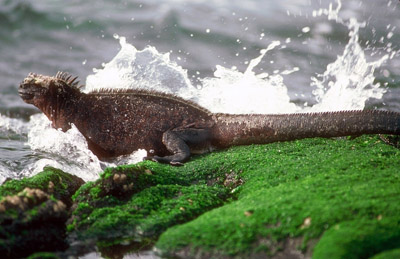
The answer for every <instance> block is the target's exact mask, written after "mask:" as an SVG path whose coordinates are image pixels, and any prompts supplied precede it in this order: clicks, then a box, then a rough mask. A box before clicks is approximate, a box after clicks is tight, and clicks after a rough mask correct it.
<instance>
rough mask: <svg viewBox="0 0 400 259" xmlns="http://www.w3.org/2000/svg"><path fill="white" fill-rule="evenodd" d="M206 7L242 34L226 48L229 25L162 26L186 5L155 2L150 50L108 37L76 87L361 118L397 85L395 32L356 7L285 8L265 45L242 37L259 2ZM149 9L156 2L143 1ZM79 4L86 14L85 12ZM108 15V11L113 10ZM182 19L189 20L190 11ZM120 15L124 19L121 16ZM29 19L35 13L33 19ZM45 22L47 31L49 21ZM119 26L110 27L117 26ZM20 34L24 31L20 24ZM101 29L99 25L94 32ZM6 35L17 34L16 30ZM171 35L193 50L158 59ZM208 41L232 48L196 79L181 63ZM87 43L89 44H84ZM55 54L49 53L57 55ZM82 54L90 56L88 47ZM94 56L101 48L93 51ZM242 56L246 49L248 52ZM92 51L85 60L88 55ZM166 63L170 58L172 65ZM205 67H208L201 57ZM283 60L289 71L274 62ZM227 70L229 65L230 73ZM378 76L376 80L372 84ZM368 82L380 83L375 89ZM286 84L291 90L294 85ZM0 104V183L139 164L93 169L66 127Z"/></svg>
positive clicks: (238, 108) (191, 66)
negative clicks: (110, 51) (359, 112)
mask: <svg viewBox="0 0 400 259" xmlns="http://www.w3.org/2000/svg"><path fill="white" fill-rule="evenodd" d="M78 2H79V1H78ZM211 2H212V3H206V2H203V1H199V2H198V3H196V4H197V6H202V7H203V8H206V9H207V8H211V10H213V11H214V12H215V15H216V17H219V18H218V19H221V17H222V18H224V19H228V18H227V17H229V18H230V19H233V21H235V22H236V23H237V26H239V27H240V30H239V31H240V32H241V35H239V36H238V37H237V38H236V37H235V38H236V39H234V40H233V37H232V35H233V34H234V33H231V35H230V39H226V38H224V35H225V34H227V33H229V31H230V30H233V29H232V27H233V28H234V25H226V31H224V28H220V27H218V26H212V24H208V23H210V22H211V21H203V22H204V23H205V24H204V27H205V28H198V25H193V24H190V22H192V21H191V20H190V19H187V20H185V19H184V18H182V20H183V21H172V22H170V21H169V20H168V19H172V18H174V17H176V16H175V15H174V14H171V13H170V12H169V11H170V10H169V8H170V7H169V5H168V3H170V4H172V5H177V6H178V7H176V9H174V11H176V12H178V13H180V14H181V15H182V17H185V15H187V14H186V13H185V12H187V10H186V11H185V8H184V6H185V5H189V4H188V2H187V1H161V3H160V5H161V7H160V6H157V8H158V9H157V11H158V12H160V13H163V12H166V14H165V15H166V17H164V20H161V21H154V22H153V23H150V24H152V25H149V28H148V29H149V30H150V31H151V29H152V28H151V26H153V28H154V27H157V26H158V27H160V28H161V29H160V30H158V32H159V34H155V35H153V36H154V39H155V40H154V42H155V43H153V44H150V45H148V46H144V47H142V48H138V47H137V46H135V41H136V40H137V38H138V37H139V35H135V36H133V37H130V38H127V37H126V35H124V34H121V33H117V32H114V33H113V34H112V35H111V36H110V40H111V41H112V42H113V43H111V44H114V45H115V46H119V51H118V52H117V53H115V54H114V56H113V57H110V58H109V59H108V60H107V59H104V60H103V61H102V62H104V63H102V65H101V66H99V67H97V68H92V71H91V72H89V73H88V76H87V77H86V80H82V79H81V80H82V81H85V82H84V83H85V86H84V88H83V89H82V90H83V91H84V92H90V91H93V90H98V89H103V88H106V89H149V90H154V91H160V92H165V93H169V94H174V95H177V96H180V97H183V98H185V99H188V100H192V101H194V102H197V103H199V104H200V105H202V106H204V107H206V108H207V109H209V110H210V111H212V112H219V113H231V114H240V113H264V114H267V113H269V114H271V113H274V114H277V113H280V114H282V113H296V112H317V111H335V110H353V109H364V108H365V107H366V105H368V102H370V101H371V100H375V101H373V103H374V104H375V105H374V106H372V108H374V107H377V106H384V105H385V103H384V102H383V101H377V100H382V98H384V97H385V96H386V95H387V92H388V90H390V88H389V87H390V86H391V84H394V83H395V82H396V80H397V81H399V79H398V78H397V77H396V76H394V75H393V73H391V72H390V71H389V69H388V68H386V67H385V65H386V64H388V63H391V64H396V60H397V59H398V58H399V52H398V45H396V42H394V41H393V40H394V38H395V34H394V33H395V32H396V28H397V26H400V21H399V20H394V21H391V22H389V21H387V22H388V23H387V24H386V25H385V26H383V28H384V29H382V30H380V31H377V29H376V27H377V26H375V25H374V24H373V23H372V22H371V21H367V20H359V19H357V16H358V15H357V13H356V12H354V10H356V9H357V8H360V7H362V6H363V2H361V1H351V3H352V4H350V5H348V6H347V7H346V9H344V7H343V5H342V2H341V1H332V2H327V3H326V4H325V3H321V2H319V3H314V4H311V3H309V1H303V2H304V3H302V4H298V3H297V4H293V5H287V6H285V8H288V9H286V12H284V14H285V16H286V17H285V18H284V19H285V20H289V21H290V20H291V19H292V20H293V23H290V22H287V23H286V22H284V21H282V20H277V22H276V24H277V25H276V26H277V27H281V26H282V23H284V24H285V26H286V27H288V28H287V29H286V30H287V33H286V34H285V35H280V33H281V32H279V33H277V34H276V35H274V34H272V35H270V36H268V34H269V32H267V31H265V30H264V29H261V30H259V31H258V33H252V34H249V33H247V31H249V30H250V31H251V30H253V31H257V30H256V29H254V28H252V26H253V27H254V26H257V25H258V26H260V23H259V21H257V19H253V18H254V17H253V18H251V16H250V15H249V16H245V13H248V14H254V15H255V17H261V16H262V15H261V14H259V13H258V12H259V10H258V8H257V3H258V2H256V1H249V5H241V4H239V3H238V2H235V1H234V3H232V6H234V7H235V8H238V9H237V11H232V10H231V9H229V7H231V6H230V5H227V4H226V3H224V1H211ZM261 2H263V3H264V2H265V3H268V4H269V5H271V6H270V8H271V9H274V8H277V10H280V9H282V8H283V7H282V6H275V5H276V3H274V4H272V1H261ZM294 2H295V1H294ZM151 4H154V3H152V2H151ZM151 4H150V5H151ZM179 4H180V5H179ZM191 4H193V3H191ZM213 4H214V5H213ZM82 5H83V6H85V4H82ZM396 5H397V3H395V2H393V1H387V2H386V6H385V8H387V9H389V10H396V8H397V7H396ZM49 6H50V7H52V4H50V3H48V5H43V6H40V5H39V6H38V7H36V9H34V10H35V12H37V13H41V12H44V11H43V10H46V8H50V7H49ZM295 7H297V8H295ZM21 8H22V7H19V8H15V7H14V9H13V10H14V11H15V10H18V11H20V12H21ZM26 8H27V9H28V11H27V10H25V9H23V8H22V11H25V12H33V11H32V10H29V6H28V7H26ZM69 8H70V10H71V12H73V11H74V9H73V6H69ZM110 8H111V7H110ZM131 8H132V9H134V8H139V9H140V8H143V5H142V7H140V4H138V5H137V6H134V7H131ZM343 9H344V10H343ZM0 10H1V9H0ZM110 10H114V9H112V8H111V9H110ZM190 10H191V11H192V12H193V13H194V17H196V15H195V14H196V12H197V9H196V10H195V9H190ZM369 11H373V10H372V9H371V10H369ZM103 12H104V15H105V17H107V12H105V11H104V10H103ZM110 12H111V11H110ZM121 12H122V13H123V12H124V11H122V10H121ZM271 12H272V11H271ZM37 13H34V14H35V15H37ZM144 13H146V12H144ZM239 13H242V15H239ZM142 15H144V14H142ZM171 15H172V18H171V17H170V16H171ZM113 17H114V16H113ZM140 17H141V18H140ZM178 17H181V16H178ZM296 17H305V18H306V21H307V23H309V24H304V26H303V25H302V26H300V27H298V24H295V21H296ZM276 18H278V17H276ZM46 19H47V20H50V22H53V23H54V22H55V21H53V20H57V19H56V18H54V17H52V16H46ZM52 19H53V20H52ZM69 19H70V18H69V17H67V16H65V17H64V19H63V20H64V22H65V23H66V27H65V28H66V30H67V32H68V30H70V29H71V28H72V27H75V28H78V29H76V30H78V35H80V34H79V30H85V28H82V27H84V25H85V23H88V24H91V23H93V22H88V21H86V22H85V21H79V20H77V19H75V20H73V21H72V20H71V22H68V21H69ZM71 19H72V18H71ZM124 19H126V20H124ZM140 19H144V20H146V19H145V18H143V17H142V16H140V15H139V13H136V17H131V18H129V16H128V15H126V16H123V17H122V18H119V20H118V22H119V23H123V22H124V21H128V20H129V22H132V23H133V24H135V21H136V23H138V24H140V22H139V21H138V20H140ZM9 20H11V23H12V18H9ZM370 20H371V19H370ZM46 22H48V23H50V22H49V21H46ZM118 22H116V23H117V24H118ZM157 22H159V23H157ZM163 22H166V23H167V24H169V25H171V24H173V25H172V26H175V25H176V27H179V26H180V30H181V31H180V30H178V32H175V33H176V34H178V35H175V39H171V38H170V37H172V36H171V35H165V34H163V29H162V23H163ZM185 22H186V23H187V24H185ZM219 22H220V21H218V22H216V23H219ZM75 23H76V24H75ZM98 23H99V22H98ZM46 24H47V23H46ZM396 24H398V25H396ZM24 26H28V25H27V24H24ZM101 26H102V25H99V27H101ZM104 26H106V25H104ZM110 26H111V25H110ZM270 26H271V25H270ZM111 27H112V26H111ZM272 27H273V26H272ZM369 27H371V28H369ZM185 28H191V31H189V32H185ZM210 28H211V29H210ZM110 30H112V28H111V29H110ZM360 30H366V31H369V30H371V32H372V34H375V35H372V36H371V39H368V38H365V39H363V40H361V39H360ZM115 31H118V29H115ZM182 31H184V32H182ZM334 31H339V32H341V33H342V34H343V35H345V37H344V38H345V40H344V41H343V43H340V44H339V43H336V42H334V38H335V37H338V35H336V34H335V32H334ZM13 33H15V34H17V33H18V31H14V32H13ZM53 33H54V32H53ZM179 33H182V34H187V35H186V36H185V37H186V38H189V39H193V40H192V43H193V44H191V45H190V46H186V45H185V44H184V43H183V44H182V43H181V44H182V46H181V47H182V48H183V46H184V47H185V48H186V49H187V50H186V51H183V50H180V49H179V50H174V51H173V50H171V51H169V50H168V47H167V50H165V46H164V45H163V44H160V48H161V49H164V51H160V50H158V49H159V46H158V45H157V44H156V43H157V42H158V40H156V39H159V41H161V42H163V37H165V41H166V42H168V41H170V45H169V46H170V47H171V49H172V48H173V45H174V44H175V42H174V40H175V41H179V42H180V41H184V39H186V38H185V37H183V36H179ZM149 34H151V33H149ZM210 34H211V35H210ZM212 34H214V36H215V38H219V39H220V40H221V41H225V42H229V41H233V42H230V45H229V44H226V45H227V48H229V47H231V48H232V50H229V49H227V50H226V49H223V50H222V49H220V47H221V46H218V47H216V48H215V49H214V51H216V56H218V55H220V57H219V58H218V59H217V60H219V62H215V60H213V61H214V63H215V66H214V68H213V69H212V70H211V71H208V72H207V71H204V69H203V68H202V65H201V64H199V65H198V66H196V62H194V61H191V62H189V61H188V59H189V58H190V57H191V56H192V55H194V56H195V54H193V53H195V52H196V51H200V50H201V49H202V48H203V47H205V46H207V44H206V43H203V41H206V40H207V39H210V40H211V39H212V36H213V35H212ZM339 34H340V33H339ZM379 34H381V35H379ZM367 35H368V33H367ZM103 36H104V35H103ZM148 36H149V35H148ZM31 37H32V38H33V37H34V36H31ZM37 37H38V36H37ZM100 37H102V36H100ZM104 37H105V36H104ZM149 37H150V36H149ZM363 37H365V35H363ZM56 38H58V40H59V41H62V40H65V35H64V33H61V34H60V35H59V36H56ZM88 38H90V35H89V36H88ZM80 40H81V41H87V39H84V38H83V36H82V35H80ZM186 40H187V39H186ZM246 41H247V42H252V44H244V42H246ZM361 42H362V43H361ZM50 44H51V43H50ZM217 44H219V43H217ZM324 44H326V45H327V46H328V47H327V48H326V49H324V47H323V46H324ZM167 45H168V44H167ZM247 45H249V46H247ZM251 46H252V47H251ZM57 48H58V47H55V49H57ZM77 48H78V47H77ZM90 48H96V46H91V47H90ZM99 48H101V45H100V47H99ZM115 48H116V47H115ZM197 48H198V49H199V50H197ZM248 48H249V49H250V48H252V49H253V50H252V51H248ZM73 50H74V47H73V46H72V47H71V50H70V51H71V53H73ZM255 50H256V51H255ZM328 50H329V51H331V52H333V53H335V54H334V55H326V53H325V52H327V51H328ZM91 51H92V52H93V50H91ZM226 51H228V53H229V52H231V54H232V57H233V58H232V59H231V62H227V61H226V60H224V58H222V53H225V52H226ZM51 52H52V51H51V50H50V53H51ZM77 52H78V53H79V52H80V53H82V52H84V49H79V50H77ZM299 53H302V54H301V55H300V54H299ZM17 55H21V58H20V61H19V62H21V63H23V62H24V60H25V59H26V55H30V54H29V52H28V53H17ZM32 55H33V54H32ZM49 55H50V54H49ZM55 55H57V54H55ZM171 56H173V57H172V58H171ZM288 57H289V59H288ZM318 57H319V58H320V59H321V60H325V59H327V61H326V62H325V63H326V64H325V65H324V66H323V67H321V66H320V65H319V63H318V62H319V61H318ZM201 58H203V57H201ZM201 58H199V60H201ZM297 59H299V60H297ZM205 60H206V61H207V59H206V58H205ZM282 60H283V61H287V62H286V63H282V62H283V61H282ZM315 60H317V61H315ZM47 61H48V62H49V65H50V64H54V65H56V66H57V64H59V63H61V62H62V61H61V60H57V59H53V58H52V57H51V55H50V56H49V57H48V58H47ZM235 61H236V62H237V64H235ZM201 62H204V60H201ZM313 62H315V64H314V63H313ZM80 63H81V64H82V66H83V67H85V68H86V67H87V64H88V63H90V62H89V61H88V59H84V60H82V61H81V62H80ZM228 63H229V64H228ZM185 65H187V66H188V67H186V66H185ZM86 69H87V68H86ZM312 69H314V71H312ZM44 70H46V69H44ZM310 70H311V71H310ZM377 71H379V72H380V74H379V76H378V75H377ZM393 71H396V70H395V69H394V70H393ZM34 72H36V71H34ZM376 77H379V80H377V78H376ZM22 79H23V78H21V80H22ZM293 79H294V81H295V82H293ZM294 83H297V84H301V85H303V86H299V85H295V84H294ZM5 91H6V92H7V91H10V92H11V94H8V95H9V96H11V100H12V98H16V96H15V95H16V87H15V88H10V89H8V90H5ZM389 92H390V91H389ZM391 92H393V91H391ZM5 95H7V94H3V96H5ZM398 97H399V95H396V94H394V95H393V94H391V96H390V98H389V99H388V101H389V102H391V103H393V104H392V105H391V106H389V108H390V109H392V110H397V108H398V107H397V106H396V104H395V103H396V101H395V100H396V98H397V100H398ZM1 101H2V103H4V104H3V106H2V107H5V108H4V111H3V112H2V114H4V115H0V134H1V139H2V149H1V154H2V159H1V161H0V182H2V181H4V180H5V179H6V178H21V177H26V176H32V175H35V174H37V173H38V172H40V171H41V170H42V169H43V167H44V166H47V165H50V166H54V167H57V168H60V169H62V170H64V171H66V172H69V173H72V174H75V175H78V176H80V177H82V178H83V179H84V180H85V181H90V180H95V179H97V178H98V174H99V173H100V172H102V170H103V169H104V168H105V167H108V166H116V165H118V164H127V163H135V162H138V161H141V160H142V158H143V157H144V156H145V155H146V151H145V150H139V151H137V152H135V153H134V154H132V155H131V156H125V157H120V158H117V159H115V160H114V161H113V162H107V163H106V162H103V161H100V160H99V159H98V158H97V157H96V156H95V155H94V154H93V153H92V152H91V151H90V150H88V147H87V143H86V141H85V139H84V137H83V136H82V135H81V134H80V132H79V131H78V130H77V129H76V127H74V126H72V128H71V129H70V130H69V131H67V132H62V131H61V130H58V129H54V128H52V127H51V123H50V122H49V120H48V119H47V118H46V117H45V116H44V115H43V114H41V113H38V114H33V115H30V114H29V113H35V111H32V110H30V109H31V108H28V106H27V105H25V104H19V105H16V106H15V104H13V102H11V101H7V99H6V98H2V100H1ZM19 102H20V101H19ZM369 105H370V106H371V104H369ZM370 108H371V107H370ZM20 110H21V111H20ZM26 113H28V114H29V115H30V116H28V115H26V117H29V120H24V118H23V117H24V114H26ZM13 114H14V115H13ZM15 114H17V115H15ZM3 143H4V144H3Z"/></svg>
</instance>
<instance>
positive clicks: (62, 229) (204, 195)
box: [0, 136, 400, 258]
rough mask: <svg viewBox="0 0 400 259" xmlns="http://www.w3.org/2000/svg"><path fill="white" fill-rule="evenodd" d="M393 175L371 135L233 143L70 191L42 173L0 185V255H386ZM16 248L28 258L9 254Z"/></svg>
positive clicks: (393, 161) (396, 214)
mask: <svg viewBox="0 0 400 259" xmlns="http://www.w3.org/2000/svg"><path fill="white" fill-rule="evenodd" d="M399 169H400V150H399V149H397V148H396V147H395V146H392V145H387V144H385V143H384V142H383V141H382V140H381V139H380V138H379V137H376V136H373V137H371V136H364V137H360V138H356V139H348V138H339V139H307V140H301V141H294V142H285V143H274V144H269V145H254V146H243V147H235V148H231V149H228V150H225V151H220V152H214V153H211V154H207V155H202V156H196V157H193V158H192V160H191V161H189V162H188V163H186V164H185V165H184V166H182V167H171V166H169V165H162V164H158V163H153V162H149V161H146V162H143V163H140V164H137V165H127V166H120V167H117V168H108V169H106V170H105V171H104V173H103V174H102V175H101V176H100V178H99V179H98V180H97V181H95V182H88V183H85V184H84V185H82V186H81V187H80V188H79V190H77V188H78V186H79V185H80V184H82V182H81V181H79V180H77V179H73V178H71V176H68V175H67V174H65V175H64V173H62V172H61V171H59V170H56V169H52V168H47V169H46V170H45V172H43V173H42V174H39V175H38V176H35V177H36V178H35V177H34V178H31V179H24V180H21V181H8V182H6V183H5V184H4V185H3V186H0V197H1V199H0V220H1V221H0V222H1V225H0V248H1V249H3V250H2V251H0V254H3V251H6V252H7V253H8V254H7V255H8V256H9V257H11V256H13V257H18V256H19V257H21V256H27V255H29V254H32V255H31V258H41V257H42V256H45V257H47V258H65V257H68V256H75V257H77V256H78V255H81V254H82V253H85V252H91V251H95V250H97V251H99V252H100V254H101V256H103V257H108V258H122V257H123V255H125V254H127V253H133V252H136V251H143V250H149V249H152V248H153V247H155V249H156V251H157V252H158V253H159V254H160V255H162V256H166V257H178V258H248V257H251V258H310V257H313V258H343V257H346V258H369V257H374V258H390V257H391V256H393V255H394V256H397V255H399V249H400V224H399V223H400V204H399V202H398V201H399V200H400V181H399V180H400V170H399ZM45 174H51V175H53V174H54V175H56V176H54V177H53V178H51V181H50V180H48V179H47V178H45V177H44V176H43V175H45ZM40 177H42V178H40ZM39 178H40V179H42V180H38V179H39ZM45 179H47V180H45ZM60 179H62V180H60ZM68 179H69V180H68ZM38 182H40V184H39V183H38ZM50 182H51V183H50ZM33 183H35V184H33ZM59 186H62V187H63V188H59ZM76 190H77V191H76ZM73 193H74V195H73V196H72V194H73ZM71 196H72V198H71ZM32 211H33V213H32ZM38 215H40V217H38ZM67 218H68V220H67ZM38 219H41V220H38ZM42 219H47V220H46V222H44V221H42ZM49 222H51V223H49ZM35 231H36V232H35ZM40 231H42V232H40ZM43 231H47V232H46V234H47V236H40V235H39V234H38V235H37V236H34V239H35V240H32V238H30V236H29V235H28V234H26V233H28V232H29V233H43ZM24 233H25V234H24ZM50 237H51V239H50ZM39 240H40V242H39ZM35 242H36V243H35ZM44 243H45V244H46V247H42V245H43V244H44ZM32 244H33V245H34V246H32ZM17 245H18V247H19V248H20V250H23V249H22V247H24V248H27V251H29V253H28V252H25V253H24V254H10V251H14V249H13V248H15V247H16V246H17ZM32 247H35V249H33V248H32ZM29 249H30V250H29ZM49 251H55V252H56V253H36V254H33V253H34V252H49Z"/></svg>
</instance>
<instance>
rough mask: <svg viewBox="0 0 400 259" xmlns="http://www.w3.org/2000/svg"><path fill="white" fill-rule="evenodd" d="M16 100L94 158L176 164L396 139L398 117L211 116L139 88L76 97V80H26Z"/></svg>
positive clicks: (352, 114) (355, 114)
mask: <svg viewBox="0 0 400 259" xmlns="http://www.w3.org/2000/svg"><path fill="white" fill-rule="evenodd" d="M19 94H20V96H21V97H22V99H23V100H24V101H25V102H27V103H30V104H33V105H35V106H36V107H38V108H39V109H40V110H42V111H43V113H44V114H46V116H47V117H48V118H49V120H51V121H52V125H53V127H54V128H61V129H62V130H63V131H67V130H68V129H70V128H71V124H72V123H73V124H74V125H75V126H76V127H77V128H78V130H79V131H80V132H81V133H82V134H83V136H85V138H86V140H87V142H88V145H89V149H90V150H92V152H93V153H94V154H96V155H97V156H98V157H99V158H100V159H107V158H112V157H116V156H120V155H127V154H130V153H132V152H133V151H135V150H138V149H145V150H147V151H148V152H149V154H150V156H148V157H146V159H151V160H153V161H157V162H162V163H170V164H172V165H181V164H182V163H183V162H185V161H187V160H188V159H189V157H190V155H191V153H198V152H201V153H202V152H207V151H211V150H213V149H215V148H226V147H229V146H233V145H250V144H265V143H271V142H276V141H289V140H295V139H303V138H312V137H339V136H359V135H362V134H396V135H399V134H400V113H396V112H387V111H377V110H367V111H341V112H321V113H298V114H282V115H263V114H243V115H229V114H215V113H211V112H210V111H208V110H207V109H205V108H203V107H201V106H199V105H197V104H195V103H192V102H190V101H186V100H183V99H181V98H179V97H176V96H173V95H167V94H161V93H156V92H149V91H142V90H114V91H113V90H100V91H95V92H92V93H88V94H86V93H82V92H81V91H80V90H79V88H78V83H77V82H76V78H73V79H71V76H69V75H68V74H65V73H58V74H57V75H56V76H54V77H52V76H43V75H36V74H32V73H31V74H29V75H28V77H27V78H26V79H25V80H24V81H23V82H22V83H21V85H20V87H19Z"/></svg>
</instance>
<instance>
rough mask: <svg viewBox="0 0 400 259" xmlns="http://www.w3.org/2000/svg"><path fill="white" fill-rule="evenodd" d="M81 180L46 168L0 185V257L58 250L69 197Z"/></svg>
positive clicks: (61, 243) (63, 241)
mask: <svg viewBox="0 0 400 259" xmlns="http://www.w3.org/2000/svg"><path fill="white" fill-rule="evenodd" d="M82 183H83V180H81V179H80V178H78V177H76V176H71V175H69V174H67V173H64V172H63V171H61V170H58V169H55V168H51V167H47V168H45V169H44V171H43V172H41V173H39V174H38V175H36V176H33V177H31V178H26V179H22V180H10V181H7V182H5V183H4V184H3V185H1V186H0V197H1V198H0V254H1V255H2V256H3V257H5V258H16V257H24V256H28V255H29V254H30V253H32V252H36V251H54V250H62V249H65V248H66V247H67V243H66V241H65V237H66V234H65V233H66V232H65V222H66V221H67V219H68V211H67V208H68V205H71V204H72V200H71V196H72V194H73V193H74V192H75V191H76V190H77V189H78V187H79V186H80V185H81V184H82Z"/></svg>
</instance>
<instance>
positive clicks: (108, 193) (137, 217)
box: [68, 162, 240, 248]
mask: <svg viewBox="0 0 400 259" xmlns="http://www.w3.org/2000/svg"><path fill="white" fill-rule="evenodd" d="M192 169H193V168H191V167H190V165H188V166H185V167H180V168H176V167H171V166H169V165H159V164H155V163H152V162H144V163H141V164H140V165H130V166H120V167H117V168H108V169H107V170H106V171H105V172H104V173H103V174H102V175H101V177H100V179H99V180H97V181H96V182H91V183H87V184H85V185H84V186H82V187H81V188H80V190H79V191H78V192H77V193H76V195H75V196H74V201H75V204H74V211H73V216H72V218H71V219H70V220H69V225H68V230H69V231H70V233H71V234H70V236H71V237H72V239H73V240H75V241H77V240H78V241H81V242H86V243H88V242H89V241H92V243H96V244H97V246H98V247H103V248H105V247H109V246H111V245H118V244H121V243H124V244H126V243H132V242H133V243H136V247H137V246H138V243H139V244H141V245H145V246H146V244H149V243H152V242H154V240H156V239H157V237H158V235H159V234H161V233H162V232H163V231H165V230H166V229H167V228H168V227H170V226H173V225H177V224H180V223H184V222H187V221H190V220H192V219H194V218H196V217H197V216H199V215H201V214H202V213H204V212H206V211H208V210H210V209H212V208H215V207H219V206H221V205H223V204H224V201H225V200H227V198H228V197H230V195H229V192H230V190H231V189H232V188H234V187H236V186H237V185H238V184H240V178H238V177H235V176H234V174H233V173H224V172H222V171H220V172H213V171H212V170H206V171H201V166H199V168H196V170H192ZM198 169H200V170H198Z"/></svg>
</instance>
